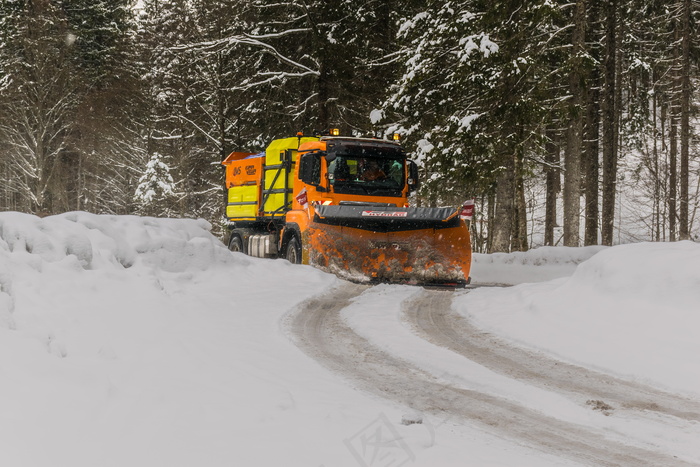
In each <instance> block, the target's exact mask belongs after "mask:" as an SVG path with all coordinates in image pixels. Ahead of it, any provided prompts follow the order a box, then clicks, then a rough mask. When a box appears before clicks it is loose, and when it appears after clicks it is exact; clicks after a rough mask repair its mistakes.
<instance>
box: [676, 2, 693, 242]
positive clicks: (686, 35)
mask: <svg viewBox="0 0 700 467" xmlns="http://www.w3.org/2000/svg"><path fill="white" fill-rule="evenodd" d="M690 1H691V0H683V13H682V14H681V18H682V21H683V24H682V25H681V36H682V39H681V43H682V50H681V54H682V55H681V63H682V65H681V83H680V84H681V108H680V118H681V134H680V146H681V160H680V171H681V173H680V191H681V192H680V199H679V202H680V210H679V220H678V223H679V226H678V234H679V238H680V240H688V239H689V238H690V231H689V227H690V226H689V224H688V201H689V199H688V181H689V180H688V176H689V174H688V150H689V147H688V146H689V142H690V34H691V33H690V20H691V18H690Z"/></svg>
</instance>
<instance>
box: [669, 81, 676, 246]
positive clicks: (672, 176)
mask: <svg viewBox="0 0 700 467" xmlns="http://www.w3.org/2000/svg"><path fill="white" fill-rule="evenodd" d="M674 94H675V93H674ZM675 102H676V99H675V96H674V97H672V103H671V115H670V122H669V130H668V140H669V141H668V144H669V146H670V147H669V152H668V239H669V240H670V241H672V242H675V241H676V212H677V209H676V197H677V196H678V167H677V165H678V163H677V160H678V128H677V127H678V116H677V114H676V108H675V107H676V106H675V105H674V104H675Z"/></svg>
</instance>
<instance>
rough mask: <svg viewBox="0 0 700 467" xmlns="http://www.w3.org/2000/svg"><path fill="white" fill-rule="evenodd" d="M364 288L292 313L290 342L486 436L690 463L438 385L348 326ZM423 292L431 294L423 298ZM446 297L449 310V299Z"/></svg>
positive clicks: (603, 460)
mask: <svg viewBox="0 0 700 467" xmlns="http://www.w3.org/2000/svg"><path fill="white" fill-rule="evenodd" d="M366 289H367V286H360V285H356V284H347V285H344V286H342V287H340V288H337V289H334V290H332V291H330V292H329V293H327V294H325V295H323V296H320V297H315V298H312V299H310V300H308V301H306V302H305V303H303V304H302V305H301V306H300V307H298V308H297V310H296V311H295V312H294V313H292V314H291V315H289V316H288V317H287V323H286V325H287V329H288V330H289V333H290V338H291V339H292V340H293V341H294V342H295V344H296V345H297V346H298V347H299V348H301V349H302V350H303V351H304V352H305V353H307V354H308V355H309V356H310V357H312V358H314V359H316V360H317V361H319V362H320V363H321V364H323V365H324V366H326V367H327V368H328V369H329V370H331V371H334V372H337V373H340V374H341V375H343V376H345V377H347V378H349V379H351V380H352V381H353V382H354V383H355V384H356V385H357V387H358V388H359V389H362V390H365V391H368V392H370V393H374V394H377V395H379V396H381V397H385V398H388V399H391V400H394V401H397V402H399V403H401V404H403V405H405V406H407V407H410V408H412V409H415V410H418V411H421V412H425V413H431V414H442V415H444V414H445V413H449V414H452V415H454V416H457V417H459V418H462V419H464V420H467V421H469V422H470V423H474V424H477V425H479V426H480V427H482V428H483V429H484V430H485V431H487V432H490V433H494V434H496V435H499V436H505V437H508V438H510V439H512V440H514V441H515V442H520V443H525V444H527V445H528V446H530V447H533V448H535V449H539V450H541V451H543V452H546V453H547V454H553V455H556V456H559V457H562V458H567V459H571V460H574V461H576V462H580V463H583V464H587V465H591V466H635V467H641V466H659V465H669V466H670V465H673V466H678V467H682V466H689V465H692V464H688V463H686V462H683V461H681V460H679V459H677V458H674V457H670V456H667V455H665V454H663V453H658V452H654V451H649V450H646V449H642V448H638V447H635V446H629V445H625V444H620V443H617V442H615V441H611V440H609V439H606V438H605V437H604V436H603V435H602V434H600V433H597V432H594V431H591V430H587V429H585V428H583V427H581V426H578V425H574V424H571V423H566V422H563V421H561V420H556V419H553V418H550V417H547V416H546V415H544V414H542V413H539V412H536V411H533V410H530V409H527V408H525V407H523V406H521V405H518V404H516V403H513V402H510V401H506V400H504V399H500V398H497V397H494V396H491V395H489V394H485V393H482V392H478V391H473V390H467V389H461V388H456V387H452V386H450V385H447V384H444V383H440V382H438V381H437V380H436V378H434V377H433V376H431V375H429V374H427V373H426V372H424V371H422V370H420V369H418V368H417V367H415V366H413V365H411V364H410V363H408V362H406V361H404V360H401V359H400V358H397V357H395V356H392V355H389V354H387V353H385V352H383V351H381V350H379V349H378V348H377V347H375V346H374V345H372V344H371V343H370V342H369V341H367V340H366V339H364V338H362V337H360V336H359V335H357V334H356V333H355V332H354V331H353V330H352V329H350V328H349V327H348V326H347V325H346V324H345V323H344V322H343V320H342V319H341V317H340V311H341V310H342V309H343V308H345V307H347V306H348V305H349V304H350V303H351V301H352V299H353V298H354V297H357V296H359V295H360V294H361V293H362V292H363V291H364V290H366ZM443 293H444V292H443ZM426 295H427V296H430V295H432V294H431V293H426V294H421V296H426ZM444 296H446V297H448V299H447V304H448V305H449V297H451V294H445V295H444ZM428 301H429V300H428ZM428 301H426V302H420V303H425V304H426V306H428V308H433V307H440V306H444V305H445V302H444V301H443V300H440V302H439V303H435V304H429V303H428ZM413 303H415V302H413ZM413 306H415V305H412V307H413ZM419 307H420V306H419ZM409 312H410V311H409Z"/></svg>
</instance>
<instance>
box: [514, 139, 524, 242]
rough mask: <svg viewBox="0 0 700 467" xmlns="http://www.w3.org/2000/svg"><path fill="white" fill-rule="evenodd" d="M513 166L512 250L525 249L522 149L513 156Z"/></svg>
mask: <svg viewBox="0 0 700 467" xmlns="http://www.w3.org/2000/svg"><path fill="white" fill-rule="evenodd" d="M513 163H514V166H515V170H514V172H515V187H514V188H515V210H514V216H513V217H514V219H513V221H514V223H513V243H512V248H511V249H512V251H527V249H528V243H527V204H526V203H525V181H524V180H523V172H524V168H523V157H522V149H518V151H517V152H516V154H515V155H514V156H513Z"/></svg>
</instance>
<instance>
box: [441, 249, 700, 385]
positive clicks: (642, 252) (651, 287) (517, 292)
mask: <svg viewBox="0 0 700 467" xmlns="http://www.w3.org/2000/svg"><path fill="white" fill-rule="evenodd" d="M698 264H700V245H698V244H696V243H691V242H679V243H641V244H632V245H621V246H615V247H612V248H608V249H605V250H603V251H600V252H598V253H597V254H595V256H592V257H591V258H590V259H589V260H587V261H585V262H583V263H582V264H580V265H579V266H578V267H577V268H576V270H575V272H574V273H573V275H572V276H571V277H569V278H563V279H557V280H553V281H550V282H546V283H540V284H522V285H519V286H516V287H513V288H510V289H499V290H490V289H480V290H475V291H472V292H471V293H468V294H464V295H462V296H460V297H459V298H458V299H457V300H456V302H455V305H454V306H456V307H457V309H458V310H459V311H460V312H461V313H464V314H465V315H468V316H469V317H470V318H472V319H473V320H474V321H475V322H476V323H477V324H478V325H480V326H483V327H484V328H486V329H489V330H491V331H493V332H494V333H496V334H499V335H503V336H507V337H509V338H511V339H514V340H516V341H518V342H520V343H522V344H525V345H527V346H530V347H533V348H537V349H541V350H544V351H547V352H550V353H554V354H556V355H559V356H560V357H561V358H563V359H566V360H569V361H571V362H574V363H580V364H582V365H585V366H594V367H597V368H600V369H602V370H604V371H609V372H613V373H616V374H621V375H625V376H630V377H633V378H636V379H638V380H642V381H650V382H651V383H652V384H656V385H660V386H661V387H667V388H670V389H671V390H680V391H686V392H688V393H693V392H694V393H696V394H697V393H700V339H698V329H700V267H698Z"/></svg>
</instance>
